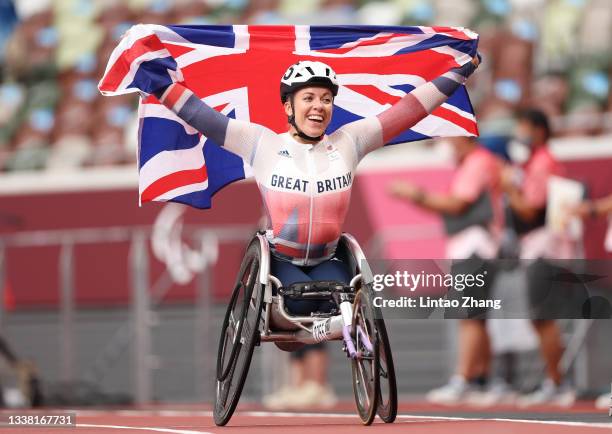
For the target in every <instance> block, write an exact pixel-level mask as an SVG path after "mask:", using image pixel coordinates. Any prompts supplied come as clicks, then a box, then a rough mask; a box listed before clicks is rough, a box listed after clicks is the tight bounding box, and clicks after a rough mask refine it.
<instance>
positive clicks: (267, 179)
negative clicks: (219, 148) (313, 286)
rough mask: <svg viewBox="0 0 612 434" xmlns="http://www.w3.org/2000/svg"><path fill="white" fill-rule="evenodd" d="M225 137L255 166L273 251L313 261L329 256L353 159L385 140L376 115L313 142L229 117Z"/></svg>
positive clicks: (231, 147) (300, 261) (345, 205)
mask: <svg viewBox="0 0 612 434" xmlns="http://www.w3.org/2000/svg"><path fill="white" fill-rule="evenodd" d="M238 137H240V139H241V140H236V139H237V138H238ZM227 138H228V140H226V147H227V148H228V149H229V150H230V151H232V152H235V153H236V154H238V155H240V156H241V157H242V158H243V159H244V160H245V161H247V162H249V163H250V164H251V167H252V169H253V174H254V177H255V180H256V182H257V186H258V187H259V191H260V192H261V197H262V199H263V203H264V207H265V210H266V213H267V216H268V224H269V228H268V230H267V232H266V234H267V237H268V240H269V242H270V245H271V248H272V253H273V254H274V255H275V256H277V257H280V258H282V259H285V260H288V261H291V262H292V263H293V264H296V265H316V264H318V263H320V262H322V261H324V260H326V259H329V258H331V257H332V256H333V255H334V252H335V250H336V244H337V243H338V239H339V237H340V234H341V231H342V224H343V223H344V219H345V217H346V212H347V210H348V206H349V201H350V197H351V188H352V186H353V180H354V177H355V168H356V167H357V163H358V162H359V160H360V159H361V158H362V157H363V156H364V155H365V154H366V153H367V152H369V151H370V150H372V149H375V148H377V147H380V146H382V145H383V141H382V129H381V125H380V122H379V121H378V119H377V118H375V117H373V118H367V119H363V120H361V121H358V122H354V123H351V124H347V125H345V126H344V127H342V128H340V129H338V130H337V131H335V132H334V133H333V134H330V135H326V136H324V138H323V139H322V140H321V141H320V142H318V143H317V144H315V145H310V144H303V143H299V142H297V141H296V140H294V139H293V138H292V137H291V135H290V134H289V133H284V134H276V133H274V132H273V131H271V130H269V129H267V128H265V127H262V126H260V125H255V124H249V123H246V122H240V121H234V120H231V121H230V122H229V125H228V130H227Z"/></svg>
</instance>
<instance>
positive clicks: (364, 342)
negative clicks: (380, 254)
mask: <svg viewBox="0 0 612 434" xmlns="http://www.w3.org/2000/svg"><path fill="white" fill-rule="evenodd" d="M351 336H352V337H353V342H354V343H355V350H356V351H357V357H356V358H355V359H352V360H351V372H352V374H353V393H354V395H355V403H356V404H357V411H358V412H359V417H360V418H361V422H362V423H363V424H364V425H370V424H371V423H372V421H373V420H374V417H375V416H376V409H377V407H378V398H379V395H380V391H379V388H380V375H379V369H380V365H379V361H378V359H379V351H380V344H379V342H378V340H379V338H378V333H377V332H376V324H375V319H374V309H373V306H372V302H371V300H370V297H369V295H368V292H367V290H366V291H364V290H360V291H359V292H357V294H356V295H355V302H354V303H353V325H352V327H351Z"/></svg>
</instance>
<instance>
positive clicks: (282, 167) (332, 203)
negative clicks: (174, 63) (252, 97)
mask: <svg viewBox="0 0 612 434" xmlns="http://www.w3.org/2000/svg"><path fill="white" fill-rule="evenodd" d="M478 64H479V59H478V57H475V58H474V59H473V60H472V62H469V63H467V64H465V65H464V66H462V67H460V68H455V69H453V70H451V71H449V72H447V73H445V74H443V75H441V76H440V77H438V78H436V79H434V80H433V81H431V82H428V83H425V84H423V85H421V86H418V87H416V88H415V89H414V90H412V92H410V93H408V94H406V95H405V96H404V97H403V98H402V99H400V100H399V101H398V102H397V103H396V104H395V105H393V106H392V107H390V108H389V109H387V110H386V111H384V112H382V113H380V114H379V115H377V116H373V117H369V118H364V119H360V120H358V121H355V122H352V123H349V124H346V125H344V126H343V127H341V128H339V129H338V130H337V131H335V132H334V133H333V134H330V135H326V134H325V131H326V129H327V126H328V125H329V123H330V121H331V117H332V113H333V100H334V97H335V96H336V95H337V93H338V80H337V78H336V74H335V73H334V71H333V70H332V69H331V68H330V67H329V66H328V65H326V64H324V63H322V62H315V61H300V62H298V63H296V64H294V65H291V66H290V67H289V69H288V70H287V72H286V73H285V74H284V76H283V77H282V79H281V86H280V93H281V102H282V103H283V105H284V109H285V113H286V114H287V118H288V122H289V130H288V131H287V132H286V133H284V134H276V133H275V132H273V131H271V130H269V129H267V128H265V127H263V126H261V125H257V124H253V123H249V122H245V121H239V120H235V119H230V118H228V117H226V116H224V115H222V114H221V113H219V112H217V111H216V110H214V109H212V108H211V107H209V106H208V105H206V104H205V103H204V102H202V101H201V100H200V99H199V98H198V97H197V96H196V95H194V94H193V93H192V92H191V91H190V90H189V89H187V88H186V87H185V86H183V85H182V84H180V83H173V84H171V85H170V86H168V87H166V88H163V89H156V90H154V91H153V93H154V94H155V95H156V96H157V97H158V99H159V100H160V101H161V102H162V103H163V104H164V105H165V106H167V107H168V108H170V109H171V110H173V111H174V112H175V113H176V114H177V115H178V116H179V117H180V118H182V119H183V120H184V121H186V122H187V123H188V124H190V125H191V126H192V127H194V128H196V129H197V130H198V131H200V132H201V133H202V134H204V135H205V136H207V137H209V138H211V139H212V140H214V141H215V142H216V143H218V144H220V145H222V146H224V147H225V148H227V149H228V150H229V151H231V152H234V153H236V154H238V155H239V156H241V157H242V158H243V159H244V160H245V161H246V162H247V163H248V164H249V165H250V166H251V167H252V168H253V173H254V176H255V179H256V181H257V186H258V187H259V190H260V192H261V195H262V199H263V203H264V206H265V209H266V213H267V215H268V220H269V225H270V226H269V229H268V231H267V238H268V240H269V242H270V247H271V251H272V258H273V259H272V264H271V266H272V269H271V271H272V273H273V274H274V275H276V276H277V277H278V278H279V279H280V280H281V282H282V283H283V284H284V285H288V284H290V283H292V282H299V281H307V280H311V279H328V280H329V279H336V280H340V281H347V279H348V277H349V275H348V270H347V269H346V267H345V266H344V264H342V263H340V262H339V261H335V260H333V259H332V258H333V256H334V252H335V248H336V244H337V242H338V238H339V237H340V234H341V228H342V224H343V222H344V218H345V216H346V212H347V210H348V205H349V198H350V193H351V186H352V182H353V176H354V172H355V168H356V167H357V164H358V163H359V161H360V160H361V159H362V158H363V157H364V156H365V155H366V154H367V153H368V152H371V151H373V150H375V149H377V148H379V147H381V146H383V144H384V143H386V142H387V141H389V140H390V139H392V138H393V137H395V136H397V135H398V134H400V133H401V132H402V131H404V130H406V129H409V128H411V127H412V126H414V125H415V124H416V123H418V122H419V121H420V120H421V119H423V118H424V117H426V116H427V115H428V114H429V113H431V112H432V111H433V110H434V109H435V108H436V107H438V106H439V105H440V104H442V103H443V102H444V101H446V99H447V98H448V97H449V96H450V95H451V94H452V93H453V92H454V91H455V90H456V89H457V87H459V86H460V85H461V84H463V83H464V82H465V81H466V80H467V78H468V77H469V76H470V75H471V74H472V72H474V70H475V69H476V67H477V66H478ZM313 307H314V308H316V307H317V306H312V305H311V303H293V304H289V305H288V308H289V309H290V310H291V311H292V312H293V313H296V314H307V313H309V312H311V311H312V308H313Z"/></svg>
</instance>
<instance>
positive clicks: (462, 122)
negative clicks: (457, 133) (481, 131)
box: [431, 107, 478, 135]
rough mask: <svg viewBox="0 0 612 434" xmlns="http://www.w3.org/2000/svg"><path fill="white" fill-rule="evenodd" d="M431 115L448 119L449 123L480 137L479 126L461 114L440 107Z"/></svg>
mask: <svg viewBox="0 0 612 434" xmlns="http://www.w3.org/2000/svg"><path fill="white" fill-rule="evenodd" d="M431 114H432V115H434V116H438V117H441V118H442V119H446V120H447V121H449V122H452V123H454V124H456V125H458V126H460V127H461V128H463V129H464V130H466V131H468V132H470V133H472V134H474V135H478V126H477V125H476V122H475V121H472V120H470V119H467V118H464V117H463V116H461V115H460V114H459V113H456V112H454V111H452V110H449V109H447V108H445V107H438V108H437V109H435V110H434V111H433V112H432V113H431Z"/></svg>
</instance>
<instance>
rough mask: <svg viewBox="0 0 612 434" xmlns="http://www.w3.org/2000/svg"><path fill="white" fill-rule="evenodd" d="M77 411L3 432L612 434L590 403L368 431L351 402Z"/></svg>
mask: <svg viewBox="0 0 612 434" xmlns="http://www.w3.org/2000/svg"><path fill="white" fill-rule="evenodd" d="M76 412H77V418H76V421H77V427H76V428H73V427H72V428H57V427H54V428H34V427H28V428H15V427H9V428H0V434H3V433H4V432H6V433H7V434H8V433H9V432H10V433H11V434H12V433H15V432H24V433H26V434H43V433H45V434H85V433H88V434H89V433H100V434H132V433H134V434H136V433H138V434H143V433H169V434H204V433H223V434H237V433H240V434H276V433H278V434H281V433H291V434H307V433H315V434H328V433H329V434H332V433H333V434H336V433H337V434H355V430H360V431H361V432H363V433H366V432H376V433H378V432H385V433H405V432H412V433H418V434H421V433H423V434H437V433H440V434H442V433H444V434H447V433H452V434H485V433H487V434H488V433H495V434H515V433H521V434H535V433H559V434H590V433H593V434H595V433H608V432H609V433H612V418H610V417H608V415H607V411H606V410H595V409H594V408H593V406H592V405H591V404H589V403H585V404H578V405H576V406H575V407H573V408H571V409H569V410H567V409H564V410H560V409H558V408H551V407H549V408H545V407H542V408H538V409H536V410H531V409H530V410H529V412H526V411H524V410H518V409H516V408H514V407H507V408H503V407H496V408H493V409H486V411H483V410H478V409H476V408H474V407H470V408H467V407H466V408H459V407H435V406H429V405H425V404H418V403H404V404H402V405H401V406H400V411H399V414H398V418H397V420H396V422H395V423H394V424H384V423H382V422H380V420H378V419H377V420H376V421H375V422H374V424H373V425H372V426H371V427H369V428H368V427H363V426H362V425H361V423H360V421H359V418H358V417H357V416H356V415H355V411H354V409H353V408H352V406H351V404H349V403H345V404H342V405H339V406H337V408H335V409H334V410H332V411H326V412H312V413H306V412H269V411H263V410H261V409H258V408H256V407H254V406H249V405H241V406H239V411H238V412H237V413H235V414H234V416H233V418H232V419H231V420H230V423H229V424H228V426H226V427H217V426H215V424H214V422H213V419H212V413H211V411H210V410H205V409H201V407H200V408H198V407H194V406H193V405H189V406H180V407H179V406H172V407H150V408H146V409H138V410H137V409H129V410H91V409H86V410H85V409H84V410H76ZM12 413H13V414H14V412H12ZM22 413H23V412H22ZM7 414H8V412H7V411H2V412H0V415H4V416H6V415H7ZM20 414H21V413H20Z"/></svg>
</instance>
